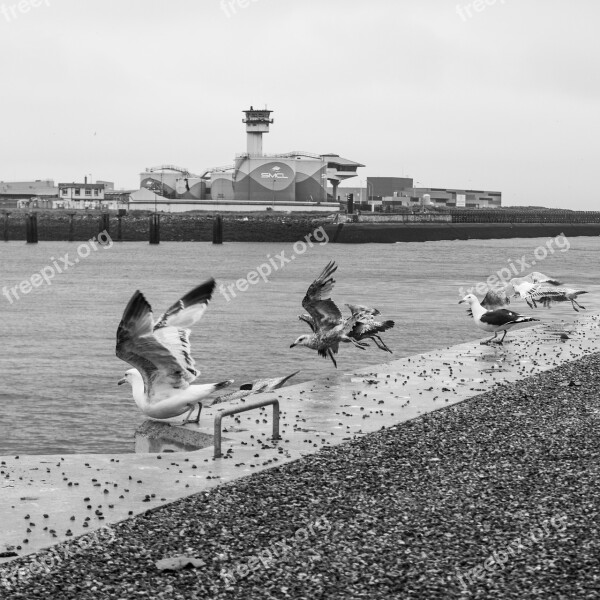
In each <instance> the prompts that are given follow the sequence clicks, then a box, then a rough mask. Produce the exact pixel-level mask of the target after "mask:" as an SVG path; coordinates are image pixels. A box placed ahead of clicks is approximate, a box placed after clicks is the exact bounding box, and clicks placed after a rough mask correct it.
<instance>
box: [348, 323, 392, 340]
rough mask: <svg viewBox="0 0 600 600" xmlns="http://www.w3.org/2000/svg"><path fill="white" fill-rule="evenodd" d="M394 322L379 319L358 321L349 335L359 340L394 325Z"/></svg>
mask: <svg viewBox="0 0 600 600" xmlns="http://www.w3.org/2000/svg"><path fill="white" fill-rule="evenodd" d="M395 324H396V323H395V322H394V321H384V322H383V323H382V322H381V321H374V320H369V321H359V322H358V323H356V325H354V327H353V328H352V332H351V334H350V335H351V336H352V337H353V338H354V339H355V340H357V341H360V340H362V339H364V338H368V337H370V336H372V335H373V334H377V333H383V332H384V331H387V330H388V329H391V328H392V327H394V325H395Z"/></svg>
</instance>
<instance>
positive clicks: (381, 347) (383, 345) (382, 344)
mask: <svg viewBox="0 0 600 600" xmlns="http://www.w3.org/2000/svg"><path fill="white" fill-rule="evenodd" d="M378 340H379V341H378ZM373 341H374V342H375V345H376V346H377V347H378V348H379V349H380V350H385V351H386V352H389V353H390V354H393V352H392V351H391V350H390V349H389V348H388V347H387V345H386V344H385V342H384V341H383V340H382V339H381V338H380V337H379V336H378V335H374V336H373ZM380 344H381V345H380Z"/></svg>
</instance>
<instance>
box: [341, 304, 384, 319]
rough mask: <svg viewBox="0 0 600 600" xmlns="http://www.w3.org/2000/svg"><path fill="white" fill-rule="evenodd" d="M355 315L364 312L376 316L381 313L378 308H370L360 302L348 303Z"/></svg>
mask: <svg viewBox="0 0 600 600" xmlns="http://www.w3.org/2000/svg"><path fill="white" fill-rule="evenodd" d="M346 306H347V307H348V308H349V309H350V312H351V313H352V314H353V315H357V314H363V315H370V316H372V317H376V316H377V315H379V314H381V313H380V312H379V311H378V310H377V309H376V308H370V307H369V306H361V305H360V304H346Z"/></svg>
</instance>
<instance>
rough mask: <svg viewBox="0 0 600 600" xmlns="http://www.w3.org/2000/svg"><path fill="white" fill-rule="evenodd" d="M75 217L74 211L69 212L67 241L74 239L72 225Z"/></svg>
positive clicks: (73, 225)
mask: <svg viewBox="0 0 600 600" xmlns="http://www.w3.org/2000/svg"><path fill="white" fill-rule="evenodd" d="M74 217H75V213H69V241H70V242H72V241H73V240H74V239H75V233H74V227H75V224H74V222H73V219H74Z"/></svg>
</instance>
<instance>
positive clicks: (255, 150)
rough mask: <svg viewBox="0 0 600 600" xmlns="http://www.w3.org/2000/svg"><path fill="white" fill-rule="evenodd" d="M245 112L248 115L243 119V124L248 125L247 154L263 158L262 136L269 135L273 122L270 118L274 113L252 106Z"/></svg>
mask: <svg viewBox="0 0 600 600" xmlns="http://www.w3.org/2000/svg"><path fill="white" fill-rule="evenodd" d="M243 112H244V113H246V118H245V119H242V123H246V133H247V134H248V137H247V141H246V152H247V153H248V154H249V155H250V156H262V155H263V149H262V134H263V133H269V125H270V124H271V123H272V122H273V119H271V118H270V116H271V113H272V112H273V111H272V110H267V109H266V108H265V109H263V110H258V109H254V108H253V107H252V106H251V107H250V109H249V110H245V111H243Z"/></svg>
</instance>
